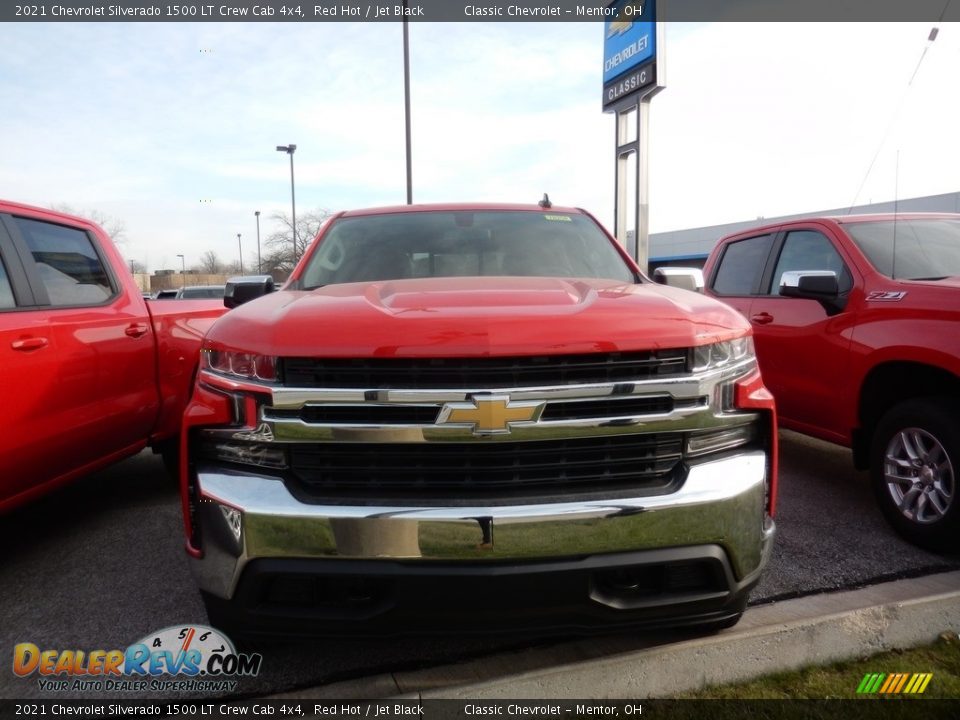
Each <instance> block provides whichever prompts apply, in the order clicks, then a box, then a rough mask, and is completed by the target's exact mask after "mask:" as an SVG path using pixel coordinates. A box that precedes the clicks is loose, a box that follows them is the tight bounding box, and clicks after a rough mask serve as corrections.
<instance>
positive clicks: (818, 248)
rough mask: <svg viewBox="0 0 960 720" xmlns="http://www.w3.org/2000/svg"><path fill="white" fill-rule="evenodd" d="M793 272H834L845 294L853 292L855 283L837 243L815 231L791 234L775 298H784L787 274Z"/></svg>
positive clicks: (775, 274) (775, 279) (777, 273)
mask: <svg viewBox="0 0 960 720" xmlns="http://www.w3.org/2000/svg"><path fill="white" fill-rule="evenodd" d="M791 270H833V272H835V273H836V274H837V280H838V281H839V283H840V292H841V293H844V292H847V291H849V290H850V287H851V285H852V282H853V278H852V277H851V276H850V273H849V272H848V271H847V268H846V266H845V265H844V264H843V258H841V257H840V254H839V253H838V252H837V249H836V248H835V247H834V246H833V243H832V242H830V240H829V238H827V237H826V236H825V235H823V234H822V233H819V232H816V231H815V230H794V231H793V232H790V233H788V234H787V239H786V240H785V241H784V243H783V248H782V249H781V250H780V259H779V260H777V268H776V270H774V272H773V283H772V284H771V286H770V294H771V295H779V294H780V281H781V279H782V278H783V274H784V273H785V272H789V271H791Z"/></svg>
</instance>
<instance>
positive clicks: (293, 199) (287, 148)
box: [277, 144, 297, 272]
mask: <svg viewBox="0 0 960 720" xmlns="http://www.w3.org/2000/svg"><path fill="white" fill-rule="evenodd" d="M296 150H297V146H296V145H293V144H290V145H277V152H285V153H286V154H287V155H289V156H290V206H291V210H292V212H291V218H290V220H291V225H292V226H293V264H294V266H296V264H297V196H296V194H294V192H293V153H294V152H296ZM291 272H292V270H291Z"/></svg>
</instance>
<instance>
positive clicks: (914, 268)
mask: <svg viewBox="0 0 960 720" xmlns="http://www.w3.org/2000/svg"><path fill="white" fill-rule="evenodd" d="M844 227H845V228H846V230H847V232H848V233H849V234H850V236H851V237H852V238H853V240H854V242H856V243H857V245H858V246H859V248H860V249H861V250H862V251H863V254H864V255H866V256H867V259H868V260H869V261H870V262H871V264H872V265H873V266H874V267H875V268H876V269H877V270H878V271H879V272H881V273H883V274H884V275H886V276H887V277H891V278H898V279H902V280H933V279H937V278H943V277H949V276H953V275H960V220H948V219H943V218H939V219H937V218H929V219H919V220H918V219H912V220H897V221H896V222H894V221H893V220H885V221H883V222H863V223H851V224H849V225H845V226H844Z"/></svg>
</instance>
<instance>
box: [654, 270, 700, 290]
mask: <svg viewBox="0 0 960 720" xmlns="http://www.w3.org/2000/svg"><path fill="white" fill-rule="evenodd" d="M653 281H654V282H657V283H660V284H661V285H669V286H670V287H675V288H681V289H682V290H693V291H695V292H703V270H701V269H699V268H688V267H658V268H657V269H656V270H654V271H653Z"/></svg>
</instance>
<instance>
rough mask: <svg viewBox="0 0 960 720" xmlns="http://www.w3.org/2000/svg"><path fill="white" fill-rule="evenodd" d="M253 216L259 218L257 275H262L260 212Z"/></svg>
mask: <svg viewBox="0 0 960 720" xmlns="http://www.w3.org/2000/svg"><path fill="white" fill-rule="evenodd" d="M253 214H254V215H256V216H257V275H262V274H263V267H262V266H261V264H260V211H259V210H255V211H254V213H253Z"/></svg>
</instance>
